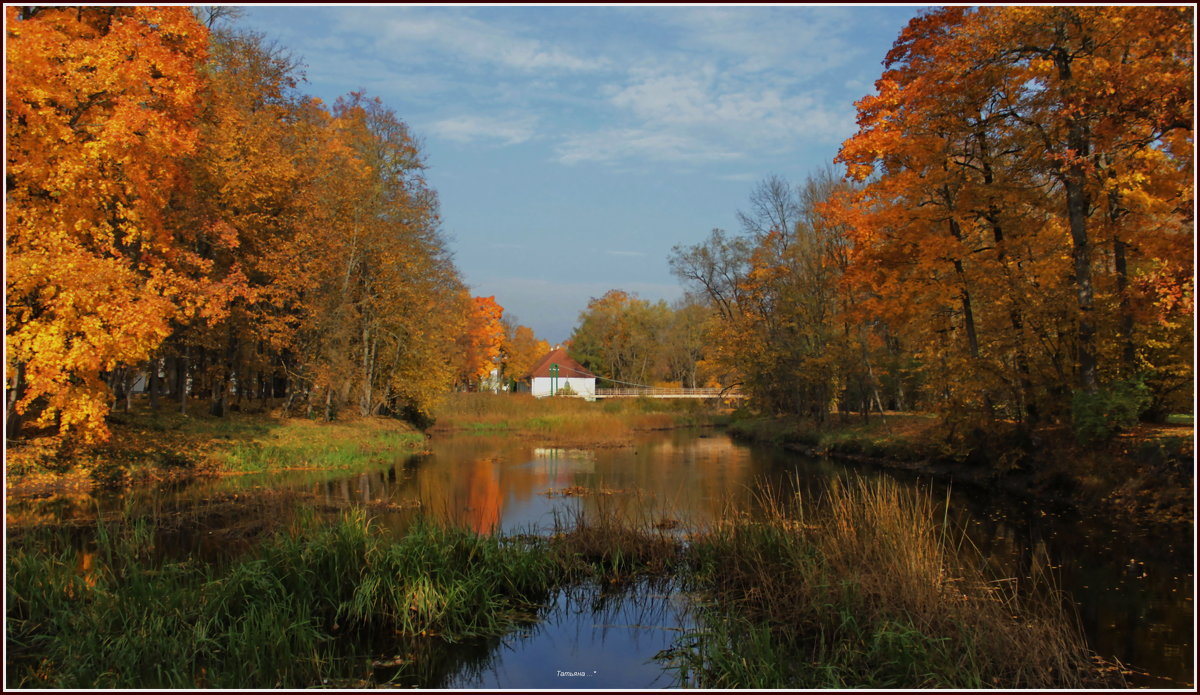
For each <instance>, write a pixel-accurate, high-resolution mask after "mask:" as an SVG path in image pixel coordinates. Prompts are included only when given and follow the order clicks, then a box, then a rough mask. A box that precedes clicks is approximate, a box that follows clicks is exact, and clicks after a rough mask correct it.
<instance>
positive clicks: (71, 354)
mask: <svg viewBox="0 0 1200 695" xmlns="http://www.w3.org/2000/svg"><path fill="white" fill-rule="evenodd" d="M5 11H6V13H7V14H6V21H7V32H8V34H7V36H8V45H7V58H8V66H7V72H6V75H5V78H6V83H7V101H6V105H7V118H8V121H7V123H8V137H9V139H8V161H7V165H8V171H7V187H8V205H7V208H6V227H7V241H8V247H7V253H6V257H5V261H6V265H7V274H6V279H5V286H6V289H7V293H8V304H7V307H6V333H7V336H8V358H7V361H6V364H5V367H6V388H7V390H8V411H7V415H8V420H9V426H10V433H12V431H13V430H14V429H16V428H17V427H19V422H20V417H19V415H20V413H22V412H26V411H29V410H30V409H31V408H33V409H36V410H37V411H38V420H39V422H41V423H43V424H47V425H55V426H57V428H58V430H59V431H60V432H61V433H64V434H67V433H71V434H79V435H82V437H83V438H84V439H86V440H102V439H105V438H106V437H107V429H106V427H105V424H104V419H103V418H104V415H105V414H106V413H107V410H108V400H109V397H110V391H109V388H108V386H107V385H106V383H105V381H104V379H103V378H102V375H103V374H105V373H112V372H114V371H116V370H119V369H122V368H125V367H128V366H130V365H133V364H136V363H139V362H141V361H143V360H145V359H146V358H147V357H149V355H150V354H151V353H152V352H153V351H154V350H155V348H156V347H157V346H158V345H159V344H160V343H161V342H162V341H163V339H164V338H166V337H167V335H168V334H169V333H170V331H171V327H172V321H173V320H176V319H181V318H186V317H190V316H193V315H195V314H197V313H199V314H206V315H209V316H212V315H219V314H220V313H221V312H222V311H223V307H224V304H225V299H226V297H225V292H224V290H225V289H226V288H224V287H222V286H221V284H220V283H212V282H209V281H208V279H207V278H206V277H204V272H205V271H206V270H207V268H208V262H207V260H206V259H204V258H203V257H201V256H200V255H199V254H196V253H195V251H194V247H195V244H196V243H197V239H196V237H197V234H196V230H195V229H192V228H189V227H186V226H182V225H180V224H178V220H176V219H173V218H172V217H171V215H170V212H171V210H172V208H173V204H174V201H175V199H176V197H177V196H178V195H180V193H181V192H182V191H183V190H184V188H185V185H186V182H185V181H184V178H183V174H184V167H183V160H184V158H185V157H186V156H188V155H189V154H190V153H192V152H193V151H194V150H195V149H196V142H197V137H198V129H197V122H196V119H197V115H198V112H199V94H200V84H201V78H200V74H199V66H200V63H201V62H202V61H203V60H204V57H205V49H206V38H207V31H206V30H205V29H204V27H202V26H201V25H200V24H198V23H197V22H196V20H195V19H194V18H193V17H192V15H191V13H190V12H189V11H188V9H187V8H185V7H103V8H100V7H92V8H75V7H40V8H24V9H19V8H16V7H7V8H5ZM225 241H226V239H224V238H221V237H220V235H218V238H217V239H216V243H224V242H225ZM35 404H36V405H35Z"/></svg>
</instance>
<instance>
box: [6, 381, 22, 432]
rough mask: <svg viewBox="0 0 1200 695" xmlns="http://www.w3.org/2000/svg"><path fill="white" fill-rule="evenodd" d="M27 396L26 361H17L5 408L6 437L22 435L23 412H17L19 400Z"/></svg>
mask: <svg viewBox="0 0 1200 695" xmlns="http://www.w3.org/2000/svg"><path fill="white" fill-rule="evenodd" d="M24 397H25V363H24V362H17V368H16V369H15V370H14V373H13V383H12V385H11V387H10V388H8V398H7V401H8V402H7V403H6V404H5V408H4V436H5V438H6V439H16V438H17V437H19V436H20V435H21V413H19V412H17V402H18V401H20V400H21V399H22V398H24Z"/></svg>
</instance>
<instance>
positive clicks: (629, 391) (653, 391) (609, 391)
mask: <svg viewBox="0 0 1200 695" xmlns="http://www.w3.org/2000/svg"><path fill="white" fill-rule="evenodd" d="M740 396H741V393H739V392H737V391H724V390H723V389H719V388H695V389H685V388H668V387H657V386H645V387H621V388H598V389H596V397H597V398H605V397H608V398H617V397H627V398H636V397H647V398H722V397H724V398H738V397H740Z"/></svg>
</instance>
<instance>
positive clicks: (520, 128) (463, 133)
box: [429, 116, 537, 145]
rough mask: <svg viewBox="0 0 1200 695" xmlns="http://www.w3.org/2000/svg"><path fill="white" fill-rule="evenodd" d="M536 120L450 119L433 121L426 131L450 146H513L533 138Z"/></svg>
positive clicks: (510, 118)
mask: <svg viewBox="0 0 1200 695" xmlns="http://www.w3.org/2000/svg"><path fill="white" fill-rule="evenodd" d="M536 127H537V119H535V118H534V117H532V116H512V117H495V116H453V117H451V118H444V119H442V120H440V121H435V122H434V123H433V124H432V125H430V127H429V128H430V131H431V132H432V133H433V134H434V135H437V136H439V137H442V138H445V139H446V140H451V141H454V142H497V143H499V144H503V145H517V144H520V143H522V142H526V141H527V140H529V139H530V138H532V137H533V136H534V133H535V132H536Z"/></svg>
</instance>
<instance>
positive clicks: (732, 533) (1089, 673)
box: [674, 481, 1099, 688]
mask: <svg viewBox="0 0 1200 695" xmlns="http://www.w3.org/2000/svg"><path fill="white" fill-rule="evenodd" d="M802 502H803V501H802V500H790V501H787V503H784V502H777V503H776V504H775V507H774V510H775V511H774V514H773V515H772V516H770V518H768V519H767V520H765V521H763V522H748V521H745V520H739V521H737V522H734V523H726V524H720V525H718V526H716V527H714V528H713V529H712V530H711V531H710V532H708V533H706V534H704V535H703V536H701V537H699V538H696V539H693V543H692V546H691V560H692V562H693V569H692V572H691V574H690V579H691V582H692V588H693V589H694V590H696V591H699V592H701V594H702V595H703V596H705V597H706V600H707V603H706V604H705V607H704V608H703V609H702V610H701V612H700V619H701V622H702V624H703V625H704V628H703V629H702V630H700V631H698V632H697V633H696V634H693V635H691V636H689V638H688V639H687V641H686V642H685V643H684V644H683V645H681V649H680V650H679V651H677V652H675V653H674V663H675V665H676V666H677V667H678V668H679V669H680V674H681V679H682V681H683V682H684V683H685V684H689V685H693V686H698V687H737V688H747V687H753V688H860V687H868V688H990V687H1003V688H1064V687H1068V688H1070V687H1086V686H1089V685H1090V686H1095V685H1098V684H1099V680H1098V678H1097V670H1096V668H1095V667H1094V665H1093V663H1092V661H1091V659H1090V656H1091V655H1090V653H1089V652H1088V650H1087V647H1086V644H1085V641H1084V639H1083V637H1082V633H1081V631H1080V629H1079V627H1078V626H1077V623H1076V621H1075V620H1074V619H1073V618H1072V616H1071V615H1070V614H1069V613H1068V611H1067V610H1066V609H1065V608H1064V607H1063V602H1062V601H1061V600H1060V598H1059V597H1058V596H1056V595H1055V594H1054V592H1053V590H1052V589H1050V588H1047V589H1046V590H1045V591H1043V592H1042V593H1027V594H1024V595H1022V596H1018V595H1016V593H1015V589H1014V588H1013V587H1011V586H1009V585H1006V584H1004V583H996V582H990V581H988V579H987V578H986V577H985V576H984V575H983V574H982V573H981V571H979V570H978V569H976V568H975V566H974V565H970V564H964V563H962V562H960V561H959V557H960V556H959V553H958V552H957V550H956V542H955V541H956V536H954V535H952V534H949V533H947V531H946V528H947V527H946V525H945V521H944V519H943V520H942V521H941V522H940V523H939V521H938V515H937V510H936V509H935V507H934V505H933V502H932V500H931V499H930V498H929V497H928V496H927V495H921V494H916V493H913V492H908V491H905V490H903V489H902V488H900V487H899V486H898V485H896V484H895V483H891V482H888V481H876V482H865V481H858V482H855V483H851V484H848V485H846V486H840V487H839V486H835V487H833V488H831V490H830V491H829V493H828V495H827V497H826V499H825V500H824V501H823V502H822V503H821V504H817V503H815V502H814V503H811V504H803V503H802Z"/></svg>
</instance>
